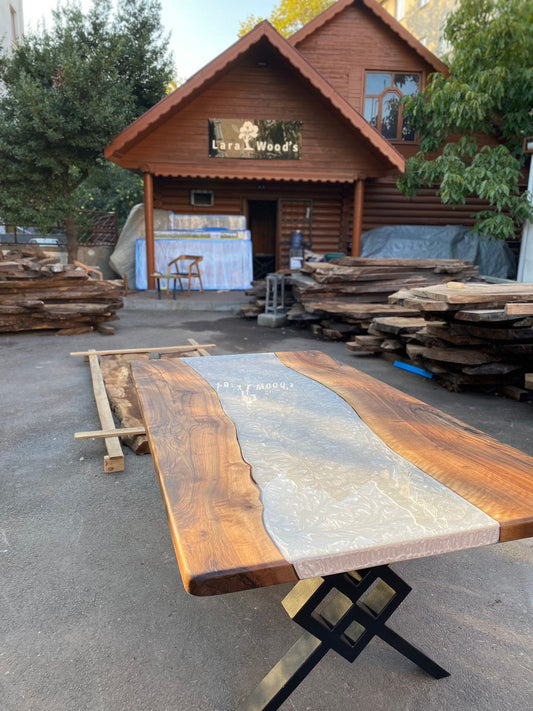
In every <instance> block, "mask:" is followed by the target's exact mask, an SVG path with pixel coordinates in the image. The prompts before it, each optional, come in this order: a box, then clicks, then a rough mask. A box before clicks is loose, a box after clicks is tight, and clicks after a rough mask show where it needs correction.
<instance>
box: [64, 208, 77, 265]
mask: <svg viewBox="0 0 533 711" xmlns="http://www.w3.org/2000/svg"><path fill="white" fill-rule="evenodd" d="M65 230H66V233H67V259H68V262H69V264H72V262H73V261H74V260H75V259H77V258H78V229H77V227H76V221H75V220H74V218H73V217H70V216H69V217H66V218H65Z"/></svg>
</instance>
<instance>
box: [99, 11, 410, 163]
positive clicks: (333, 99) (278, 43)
mask: <svg viewBox="0 0 533 711" xmlns="http://www.w3.org/2000/svg"><path fill="white" fill-rule="evenodd" d="M265 43H266V44H267V45H268V46H270V47H272V48H274V49H275V50H277V51H278V52H279V54H280V55H281V56H282V57H283V58H284V59H285V60H286V61H287V62H288V63H289V64H290V65H291V66H292V67H293V68H294V69H295V70H296V71H297V72H298V73H299V74H300V76H301V77H302V78H304V79H305V80H306V81H307V83H308V84H309V85H310V86H311V87H313V88H314V89H315V90H316V91H318V92H319V93H320V94H321V95H322V97H323V98H324V99H325V100H326V102H327V103H329V105H330V106H331V107H332V108H333V109H334V110H335V111H336V112H338V113H339V114H340V115H341V116H343V117H344V118H345V119H346V120H347V121H348V123H349V124H350V125H351V126H352V127H353V129H355V130H356V131H357V132H358V133H359V134H360V135H361V136H362V137H363V138H364V139H366V140H367V141H368V143H369V144H370V145H371V146H372V147H373V148H374V149H375V150H376V151H377V152H378V153H380V154H381V156H382V157H383V158H384V159H385V160H386V161H387V162H388V163H389V164H390V165H391V166H392V167H394V168H395V169H397V170H400V171H402V172H403V170H404V167H405V159H404V158H403V156H402V155H401V154H400V153H399V151H397V150H396V148H394V146H392V145H391V144H390V143H389V142H388V141H387V140H386V139H385V138H383V136H382V135H381V134H380V133H379V131H377V130H376V129H375V128H373V127H372V126H371V125H370V124H369V123H368V122H367V121H366V120H365V119H364V117H363V116H362V114H360V113H359V111H357V110H356V109H355V108H354V107H353V106H352V105H351V104H350V103H349V102H348V101H346V99H344V97H342V96H341V95H340V94H339V93H338V92H337V91H336V89H335V88H334V87H333V86H332V85H331V84H330V83H329V82H328V81H327V80H326V79H325V78H324V77H323V76H322V75H321V74H319V73H318V72H317V71H316V69H314V68H313V66H312V65H311V64H310V63H309V62H308V61H307V59H305V57H304V56H303V55H302V54H301V53H300V52H298V50H297V49H295V47H293V46H292V44H291V43H290V42H289V41H288V40H286V39H285V38H284V37H282V36H281V35H280V34H279V32H277V30H275V29H274V27H272V25H271V24H270V23H268V22H267V21H266V20H265V21H263V22H261V23H259V24H258V25H256V27H254V29H253V30H251V31H250V32H248V34H246V35H245V36H244V37H242V38H241V39H240V40H238V41H237V42H235V43H234V44H233V45H231V46H230V47H229V48H228V49H227V50H225V51H224V52H222V54H220V55H218V57H216V58H215V59H214V60H213V61H212V62H210V63H209V64H208V65H206V66H205V67H204V68H203V69H201V70H200V71H199V72H197V73H196V74H195V75H194V76H192V77H191V78H190V79H189V80H188V81H187V82H186V83H185V84H183V85H182V86H180V87H179V88H178V89H176V90H175V91H173V92H172V93H171V94H169V95H168V96H166V97H164V98H163V99H161V101H159V102H158V103H157V104H155V106H153V107H152V108H151V109H149V110H148V111H147V112H146V113H144V114H143V115H142V116H141V117H140V118H138V119H137V120H136V121H134V122H133V123H131V124H130V125H129V126H128V127H127V128H125V129H124V130H123V131H122V132H121V133H119V134H118V136H116V137H115V139H114V140H113V142H112V143H111V144H110V145H109V146H107V148H106V149H105V151H104V155H105V157H106V158H107V159H108V160H112V161H114V162H119V161H120V157H121V156H122V155H123V154H124V153H125V152H127V151H128V150H129V149H130V148H131V147H132V146H133V145H135V144H136V143H138V142H139V141H141V140H142V139H143V138H144V137H145V136H147V135H148V134H149V133H151V131H153V130H154V129H155V128H157V127H158V126H159V125H161V124H162V123H163V122H164V121H165V120H166V119H167V118H169V116H170V115H171V114H173V113H175V112H176V111H178V110H180V109H181V108H183V107H184V106H185V105H187V104H188V103H189V102H190V101H192V100H193V99H194V98H195V97H197V96H198V95H200V94H201V93H202V91H203V90H204V89H205V88H206V87H207V86H208V85H210V84H212V83H213V82H215V81H216V80H217V78H218V77H220V76H221V75H222V74H223V73H225V72H226V71H228V70H229V69H230V68H231V66H233V65H234V64H235V63H236V62H237V61H238V60H239V59H241V58H242V57H243V56H244V55H245V54H246V53H248V52H249V51H251V50H252V49H253V48H254V47H257V46H261V45H264V44H265Z"/></svg>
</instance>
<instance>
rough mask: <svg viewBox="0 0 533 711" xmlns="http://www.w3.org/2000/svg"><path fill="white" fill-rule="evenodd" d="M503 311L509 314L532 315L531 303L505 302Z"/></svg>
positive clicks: (532, 306) (532, 307)
mask: <svg viewBox="0 0 533 711" xmlns="http://www.w3.org/2000/svg"><path fill="white" fill-rule="evenodd" d="M504 311H505V313H506V314H507V315H509V316H533V304H531V303H530V304H528V303H520V302H519V303H515V304H505V309H504Z"/></svg>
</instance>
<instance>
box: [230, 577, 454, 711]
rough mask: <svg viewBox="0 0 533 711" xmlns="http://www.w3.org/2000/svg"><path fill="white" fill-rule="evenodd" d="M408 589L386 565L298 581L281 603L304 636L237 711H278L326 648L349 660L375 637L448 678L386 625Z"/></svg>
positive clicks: (434, 673) (431, 671)
mask: <svg viewBox="0 0 533 711" xmlns="http://www.w3.org/2000/svg"><path fill="white" fill-rule="evenodd" d="M410 591H411V588H410V587H409V585H407V583H406V582H405V581H404V580H402V579H401V578H400V577H399V576H398V575H396V573H394V572H393V571H392V570H391V569H390V568H389V567H387V566H379V567H377V568H369V569H367V570H361V571H353V572H351V573H339V574H336V575H328V576H326V577H324V578H312V579H310V580H302V581H300V582H299V583H297V584H296V585H295V586H294V588H293V589H292V590H291V592H290V593H289V594H288V595H287V597H285V599H284V600H283V601H282V605H283V607H284V608H285V610H286V611H287V613H288V615H289V616H290V617H291V618H292V619H293V620H294V621H295V622H297V623H298V624H299V625H300V626H301V627H303V628H304V630H305V633H304V634H303V635H302V637H300V639H299V640H298V641H297V642H296V643H295V644H294V645H293V646H292V647H291V648H290V649H289V651H288V652H287V653H286V654H285V655H284V656H283V657H282V658H281V659H280V661H279V662H278V663H277V664H276V666H275V667H274V668H273V669H272V670H271V671H270V672H269V673H268V674H267V675H266V676H265V678H264V679H263V681H262V682H261V683H260V684H259V686H257V688H256V689H255V690H254V691H253V692H252V693H251V694H250V696H248V697H247V698H246V699H245V700H244V701H243V702H242V704H241V705H240V706H239V707H238V710H237V711H274V709H278V708H279V707H280V706H281V704H282V703H283V702H284V701H285V700H286V699H287V698H288V697H289V696H290V694H291V693H292V692H293V691H294V689H296V687H297V686H298V685H299V684H300V683H301V682H302V681H303V680H304V679H305V677H306V676H307V675H308V674H309V672H310V671H311V670H312V669H313V668H314V667H315V666H316V665H317V664H318V662H319V661H320V660H321V659H322V657H323V656H324V655H325V654H326V653H327V652H328V651H329V650H330V649H332V650H334V651H335V652H337V653H338V654H340V655H341V656H342V657H344V658H345V659H346V660H347V661H349V662H353V661H354V660H355V659H356V658H357V657H358V656H359V654H361V652H362V651H363V649H364V648H365V647H366V645H367V644H368V643H369V642H370V640H371V639H372V638H373V637H376V636H377V637H380V638H381V639H382V640H383V641H384V642H386V643H387V644H389V645H390V646H391V647H393V648H394V649H396V650H398V651H399V652H400V653H401V654H403V655H404V656H406V657H407V658H408V659H410V660H411V661H412V662H414V663H415V664H417V665H418V666H419V667H421V668H422V669H424V671H426V672H427V673H428V674H431V676H433V677H435V678H436V679H440V678H442V677H445V676H449V673H448V672H447V671H446V670H445V669H443V668H442V667H440V666H439V665H438V664H436V663H435V662H434V661H433V660H431V659H430V658H429V657H428V656H426V655H425V654H424V653H423V652H421V651H420V650H419V649H417V648H416V647H414V646H413V645H412V644H410V643H409V642H408V641H407V640H405V639H404V638H403V637H400V635H398V634H397V633H396V632H393V631H392V630H391V629H390V628H389V627H387V626H386V625H385V622H386V621H387V620H388V618H389V617H390V616H391V615H392V613H393V612H394V611H395V610H396V609H397V608H398V606H399V605H400V604H401V603H402V602H403V601H404V600H405V598H406V597H407V595H408V594H409V592H410Z"/></svg>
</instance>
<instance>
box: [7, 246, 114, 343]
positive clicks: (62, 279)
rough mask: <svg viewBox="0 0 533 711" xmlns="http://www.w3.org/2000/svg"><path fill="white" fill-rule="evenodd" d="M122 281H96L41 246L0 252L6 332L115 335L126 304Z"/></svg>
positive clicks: (82, 270) (80, 269)
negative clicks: (99, 332) (114, 327)
mask: <svg viewBox="0 0 533 711" xmlns="http://www.w3.org/2000/svg"><path fill="white" fill-rule="evenodd" d="M122 295H123V285H122V283H121V282H120V281H116V282H115V281H99V280H97V279H93V278H90V277H89V276H87V273H86V271H85V270H84V269H82V268H80V267H77V266H75V265H73V264H61V263H60V262H59V260H58V259H57V257H49V256H47V255H46V253H45V252H43V250H41V249H40V248H39V247H36V246H33V245H31V246H24V247H22V248H21V249H17V250H12V251H10V252H7V253H3V252H2V250H0V332H4V333H6V332H13V331H33V330H41V329H54V330H57V331H58V333H60V334H71V333H82V332H85V331H92V330H94V329H95V328H99V329H102V330H105V329H107V332H112V329H111V327H109V326H104V325H103V324H105V322H107V321H113V320H116V319H117V318H118V317H117V316H116V312H117V310H118V309H120V308H122V306H123V300H122Z"/></svg>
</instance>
